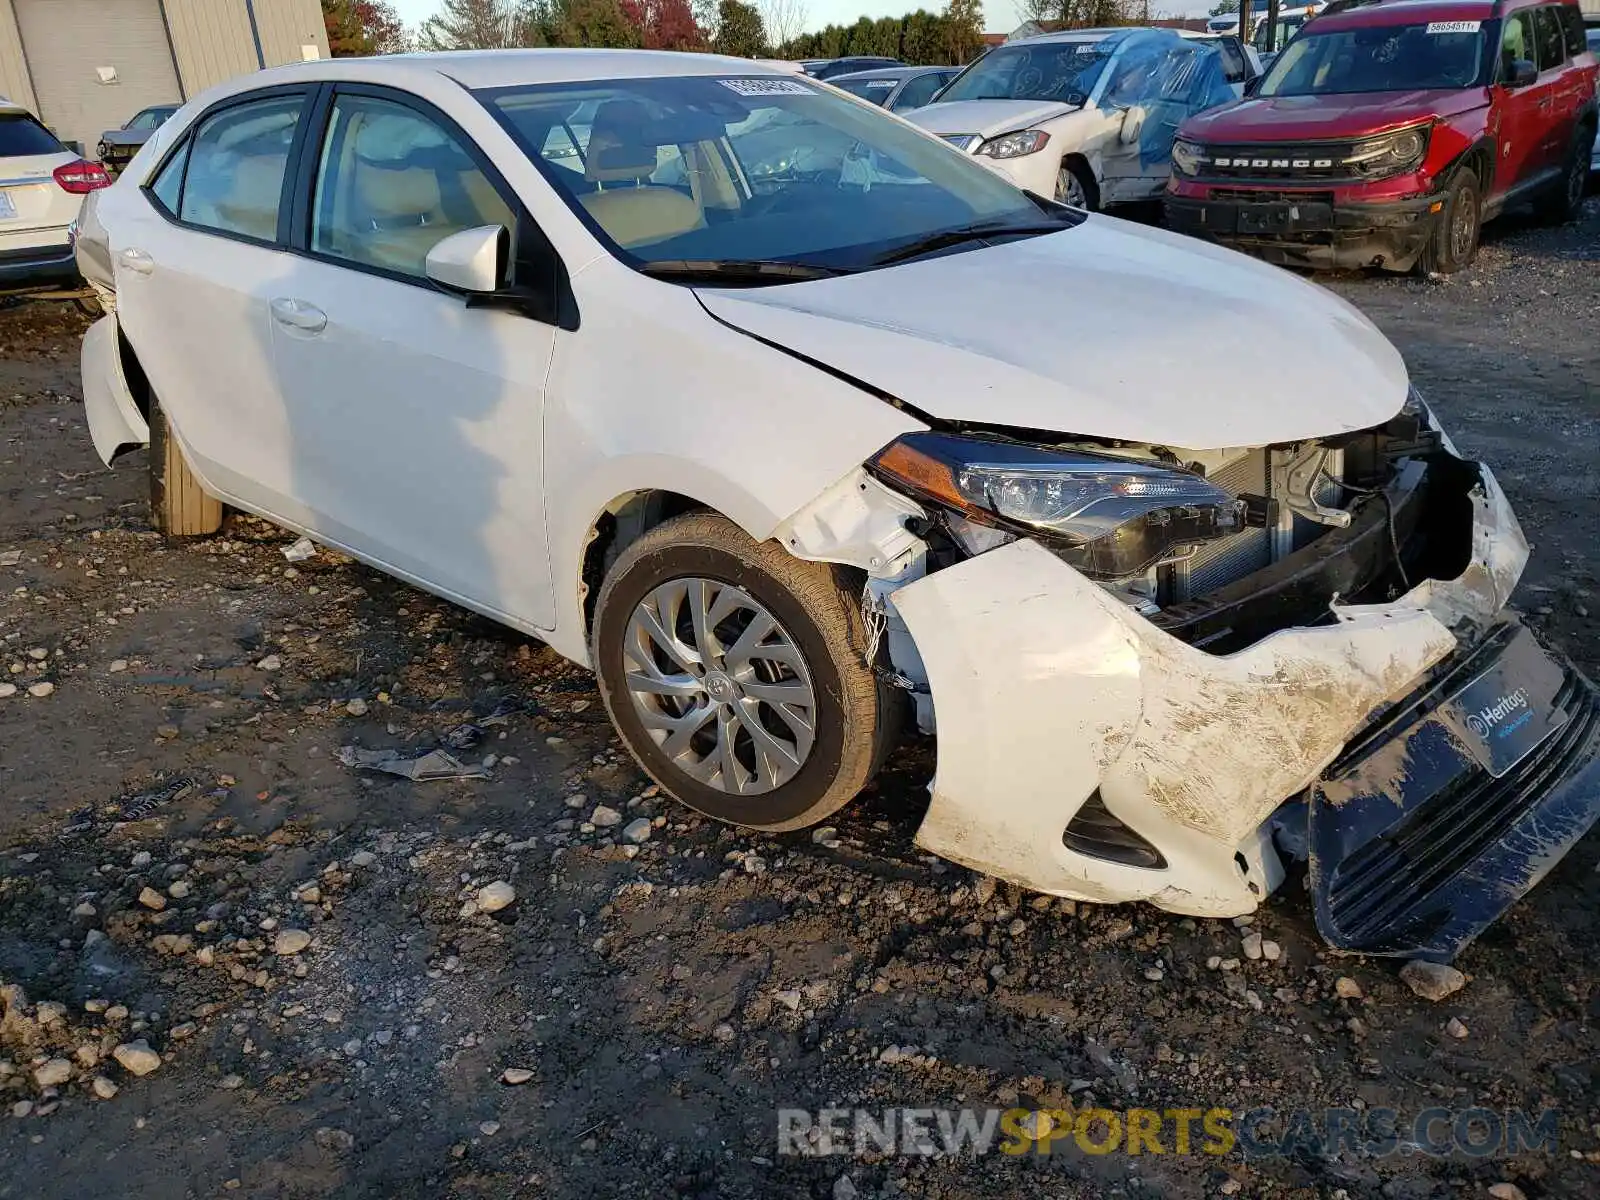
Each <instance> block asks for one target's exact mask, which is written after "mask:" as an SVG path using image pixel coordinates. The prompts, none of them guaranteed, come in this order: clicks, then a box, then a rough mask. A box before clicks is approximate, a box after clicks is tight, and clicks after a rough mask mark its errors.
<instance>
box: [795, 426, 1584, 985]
mask: <svg viewBox="0 0 1600 1200" xmlns="http://www.w3.org/2000/svg"><path fill="white" fill-rule="evenodd" d="M951 436H952V435H949V434H934V435H911V436H910V437H908V438H906V439H902V442H901V443H896V447H900V446H902V445H904V444H905V443H910V444H911V446H912V449H913V451H914V453H909V454H908V453H905V452H903V451H897V449H896V447H891V448H889V450H887V451H885V453H884V454H882V455H880V456H879V458H878V459H877V460H875V462H874V463H873V464H872V465H871V467H870V470H871V471H872V473H873V474H874V475H875V476H876V479H870V480H864V482H863V485H862V487H861V489H860V490H859V491H858V494H857V503H858V504H861V503H866V501H863V500H862V499H861V497H863V496H865V497H869V498H870V496H871V494H872V492H871V491H870V490H869V489H868V488H867V486H866V484H870V485H871V488H872V489H876V490H879V491H881V492H882V493H883V494H884V495H886V496H892V497H893V501H892V502H891V503H889V504H888V505H886V506H885V515H886V517H887V518H889V524H890V525H892V527H893V528H894V529H895V530H898V531H900V536H899V537H898V538H893V537H891V538H886V539H882V540H880V541H879V542H878V543H876V544H877V545H878V546H879V548H880V550H881V553H877V554H875V555H872V556H871V557H870V559H868V558H863V560H862V561H863V565H867V566H868V571H869V575H870V576H871V577H872V578H871V582H870V584H869V595H870V596H873V597H876V600H875V606H877V607H881V609H882V613H883V618H884V622H885V626H886V629H887V633H888V636H887V639H886V641H887V646H888V657H889V659H890V661H891V662H892V666H893V673H894V675H895V677H896V678H897V679H898V680H899V681H901V682H902V684H903V685H905V686H908V687H910V688H911V689H913V691H914V692H916V693H919V694H918V701H919V718H920V719H921V722H922V724H923V725H924V727H925V728H928V729H931V727H932V725H933V723H934V717H935V712H936V719H937V726H938V732H939V734H940V737H939V747H938V770H937V775H936V778H935V781H934V784H933V788H932V791H933V798H932V802H931V804H930V805H929V809H928V813H927V816H926V818H925V819H924V821H923V824H922V826H921V827H920V828H919V830H918V833H917V841H918V844H919V845H921V846H923V847H924V848H926V849H928V850H930V851H933V852H934V853H937V854H940V855H942V856H943V857H945V858H948V859H951V860H953V861H956V862H960V863H963V864H965V865H967V866H970V867H973V868H974V869H977V870H981V871H983V872H986V873H988V874H992V875H995V876H998V877H1000V878H1003V879H1007V880H1011V881H1013V882H1016V883H1018V884H1021V885H1023V886H1026V887H1028V888H1031V889H1034V890H1037V891H1041V892H1046V893H1051V894H1055V895H1061V896H1070V897H1074V898H1078V899H1085V900H1093V901H1105V902H1120V901H1128V900H1147V901H1149V902H1151V903H1153V904H1156V905H1157V906H1159V907H1162V908H1165V909H1168V910H1170V911H1174V912H1181V913H1186V914H1192V915H1197V916H1211V917H1230V916H1237V915H1242V914H1244V913H1248V912H1250V911H1252V910H1253V909H1254V908H1255V907H1256V906H1257V905H1258V904H1259V903H1260V901H1261V900H1262V899H1263V898H1265V896H1266V895H1268V894H1269V893H1270V892H1271V891H1272V890H1273V889H1274V888H1275V887H1276V886H1277V885H1278V884H1279V883H1280V882H1281V880H1282V877H1283V870H1282V865H1281V861H1280V859H1279V847H1278V844H1277V842H1276V841H1275V839H1274V836H1273V830H1274V829H1275V828H1277V829H1280V830H1286V831H1288V836H1287V837H1286V838H1285V843H1286V844H1287V845H1290V846H1291V847H1292V848H1295V849H1298V848H1300V847H1304V848H1305V850H1306V852H1307V853H1308V854H1309V857H1310V860H1311V861H1310V873H1311V880H1312V885H1313V889H1314V893H1315V897H1316V913H1317V920H1318V924H1319V927H1320V928H1321V930H1322V932H1323V934H1324V936H1325V937H1326V938H1327V939H1328V940H1329V941H1330V942H1331V943H1332V944H1334V945H1336V946H1340V947H1344V948H1348V949H1352V950H1359V951H1363V952H1368V953H1377V954H1395V955H1406V956H1412V957H1426V958H1434V959H1440V960H1445V959H1449V958H1450V957H1453V956H1454V954H1455V953H1457V952H1458V951H1459V950H1460V948H1461V947H1462V946H1464V945H1465V944H1466V943H1467V942H1468V941H1470V940H1471V938H1472V937H1474V936H1476V934H1477V933H1479V932H1480V931H1481V930H1482V929H1483V928H1484V927H1485V926H1486V925H1487V924H1489V923H1490V922H1491V921H1493V920H1494V919H1495V918H1496V917H1497V916H1498V915H1499V914H1500V913H1501V912H1503V911H1504V909H1505V908H1506V907H1508V906H1509V905H1510V904H1511V903H1512V902H1514V901H1515V900H1516V899H1517V898H1518V897H1519V896H1521V895H1522V894H1524V893H1525V892H1526V891H1527V890H1528V889H1529V888H1531V887H1532V886H1533V885H1534V884H1535V883H1536V882H1537V881H1538V880H1539V879H1540V878H1541V877H1542V876H1543V874H1544V873H1545V872H1546V871H1547V870H1548V869H1549V867H1550V866H1551V865H1553V864H1554V863H1555V862H1556V861H1557V860H1559V858H1560V857H1561V856H1562V854H1563V853H1565V851H1566V850H1567V849H1568V848H1570V846H1571V845H1572V844H1573V843H1574V842H1575V841H1576V840H1577V839H1578V838H1579V837H1580V836H1581V835H1582V833H1583V832H1584V831H1585V830H1587V829H1588V827H1589V826H1590V825H1591V824H1592V823H1593V821H1594V819H1595V816H1596V812H1597V805H1600V772H1597V768H1596V767H1595V765H1594V764H1595V760H1596V757H1597V755H1600V735H1597V731H1596V724H1597V717H1596V715H1595V704H1594V694H1593V690H1592V688H1591V686H1590V685H1589V684H1588V682H1587V681H1586V680H1584V679H1583V678H1582V677H1581V676H1580V675H1579V674H1578V673H1577V672H1576V671H1575V670H1574V669H1573V668H1572V667H1571V666H1570V664H1567V663H1566V662H1565V660H1563V659H1561V658H1560V657H1559V656H1558V655H1556V654H1554V653H1552V652H1551V651H1548V650H1546V649H1545V648H1543V647H1541V646H1540V645H1539V644H1538V642H1537V641H1536V640H1535V639H1534V637H1533V635H1532V634H1531V633H1530V632H1529V631H1528V630H1526V629H1525V628H1523V627H1522V626H1521V625H1520V624H1518V623H1517V622H1516V620H1515V618H1513V617H1509V616H1507V615H1506V614H1504V613H1503V612H1502V609H1503V608H1504V606H1505V604H1506V601H1507V600H1508V598H1509V596H1510V593H1511V590H1512V588H1513V587H1514V585H1515V583H1516V580H1517V578H1518V576H1519V575H1520V573H1521V571H1522V568H1523V565H1524V563H1525V562H1526V559H1527V553H1528V551H1527V544H1526V542H1525V541H1524V539H1523V537H1522V533H1521V530H1520V528H1519V527H1518V525H1517V521H1516V518H1515V516H1514V515H1513V513H1512V511H1511V509H1510V506H1509V505H1508V504H1507V502H1506V500H1505V497H1504V494H1503V493H1502V492H1501V490H1500V488H1499V486H1498V484H1497V483H1496V481H1495V479H1494V477H1493V475H1492V474H1491V472H1490V471H1489V470H1488V469H1487V468H1486V467H1484V466H1482V465H1480V464H1477V463H1473V462H1469V461H1466V460H1463V459H1462V458H1460V457H1459V456H1458V455H1457V454H1456V453H1455V452H1454V449H1453V447H1451V446H1450V444H1449V442H1448V440H1447V439H1446V438H1444V436H1443V435H1442V434H1441V433H1440V432H1439V431H1438V429H1437V427H1436V426H1435V425H1434V423H1433V421H1432V418H1431V415H1430V414H1428V412H1427V410H1426V408H1425V407H1424V406H1423V405H1422V404H1421V403H1420V401H1418V400H1416V399H1415V397H1413V400H1412V401H1411V402H1410V403H1408V404H1407V406H1406V407H1405V409H1404V410H1402V411H1401V412H1400V413H1398V414H1396V416H1395V417H1393V418H1392V419H1391V420H1389V421H1387V422H1385V423H1384V424H1383V425H1381V426H1378V427H1376V428H1373V429H1368V430H1363V431H1359V432H1356V433H1351V434H1343V435H1339V436H1337V437H1332V438H1327V439H1322V440H1319V441H1315V442H1302V443H1296V444H1292V445H1285V446H1269V447H1259V448H1250V449H1243V450H1237V451H1232V450H1211V451H1204V452H1193V453H1191V452H1186V451H1182V450H1173V449H1170V448H1164V447H1151V446H1128V445H1125V444H1123V445H1108V444H1104V443H1088V442H1074V443H1071V444H1066V445H1064V444H1062V443H1061V441H1060V440H1059V439H1050V440H1049V441H1048V442H1046V441H1045V439H1044V437H1043V436H1042V435H1037V434H1033V435H1026V436H1023V437H1012V438H995V437H994V435H992V434H990V435H985V438H986V444H985V446H984V450H983V455H982V456H976V455H974V454H973V453H972V447H971V446H970V445H969V446H966V447H962V446H952V445H951V444H949V439H950V437H951ZM955 436H957V437H966V438H968V439H969V440H971V435H970V433H967V434H959V435H955ZM941 438H943V439H945V440H944V441H942V442H941V441H939V440H937V439H941ZM917 439H921V440H920V441H918V440H917ZM930 439H931V440H930ZM1063 454H1064V455H1065V456H1066V458H1065V461H1067V462H1069V464H1071V465H1070V469H1069V470H1068V471H1067V473H1066V474H1065V475H1063V474H1062V473H1061V472H1060V471H1059V470H1058V471H1057V473H1056V474H1055V475H1052V474H1050V472H1049V471H1047V470H1046V469H1045V467H1044V466H1041V465H1040V464H1041V463H1043V462H1044V461H1045V459H1046V457H1048V456H1052V455H1053V456H1055V458H1052V459H1050V461H1051V462H1059V461H1062V457H1061V456H1062V455H1063ZM1097 455H1098V456H1100V457H1101V458H1102V459H1116V460H1120V461H1122V462H1132V463H1135V464H1139V466H1138V467H1136V468H1133V469H1129V470H1126V471H1125V470H1124V468H1122V467H1120V466H1112V467H1106V468H1104V469H1103V470H1102V469H1100V468H1099V467H1097V466H1096V465H1095V463H1094V461H1093V460H1094V458H1095V456H1097ZM997 463H998V464H1000V465H998V466H997V465H996V464H997ZM1085 463H1087V465H1085ZM1073 472H1078V473H1077V474H1074V473H1073ZM1090 477H1093V478H1094V479H1096V480H1097V481H1098V482H1096V483H1095V485H1094V487H1093V488H1088V487H1087V486H1080V483H1079V480H1080V479H1081V478H1090ZM1134 477H1137V480H1136V482H1132V483H1130V482H1128V479H1130V478H1134ZM1063 479H1064V480H1065V482H1063ZM1091 493H1092V497H1093V498H1092V502H1091V501H1090V500H1086V497H1090V496H1091ZM1105 495H1110V496H1111V497H1112V499H1111V500H1110V501H1106V500H1104V498H1103V497H1104V496H1105ZM906 497H911V498H913V499H914V500H916V501H917V502H918V504H920V505H921V507H922V508H923V515H922V516H921V517H916V516H912V517H909V518H907V517H905V515H904V510H903V505H904V499H905V498H906ZM896 505H899V506H901V508H900V510H899V511H895V508H896ZM804 524H805V523H804V522H802V523H801V525H800V526H796V527H794V528H793V529H792V530H791V533H793V532H795V531H796V530H798V531H799V533H800V534H801V535H802V536H798V537H796V536H791V538H790V543H789V544H790V545H791V548H794V549H796V552H798V553H802V554H805V553H807V551H808V549H809V550H811V551H819V549H820V543H821V542H822V541H823V540H825V539H824V538H823V537H822V536H821V534H820V532H819V530H818V528H817V527H816V526H815V524H814V523H813V525H812V526H811V527H809V529H806V528H802V526H804ZM870 525H871V522H870V521H867V520H861V521H857V522H856V529H855V535H856V540H857V542H858V543H860V544H862V545H865V544H868V543H870V542H871V539H870V538H864V537H863V535H862V532H861V531H862V530H863V529H865V528H867V527H869V526H870ZM806 535H809V542H810V545H809V546H808V545H807V542H808V536H806ZM818 556H824V555H822V554H821V553H818Z"/></svg>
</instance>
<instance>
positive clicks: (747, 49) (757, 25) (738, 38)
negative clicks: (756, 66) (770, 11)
mask: <svg viewBox="0 0 1600 1200" xmlns="http://www.w3.org/2000/svg"><path fill="white" fill-rule="evenodd" d="M711 45H712V49H714V50H715V51H716V52H717V53H718V54H733V55H736V56H738V57H739V58H762V57H765V55H766V53H767V30H766V26H765V25H763V24H762V22H761V13H760V11H759V10H758V9H757V8H756V7H755V6H754V5H753V4H746V3H744V0H722V2H721V3H720V4H719V5H718V6H717V34H716V37H715V38H714V39H713V41H712V43H711Z"/></svg>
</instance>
